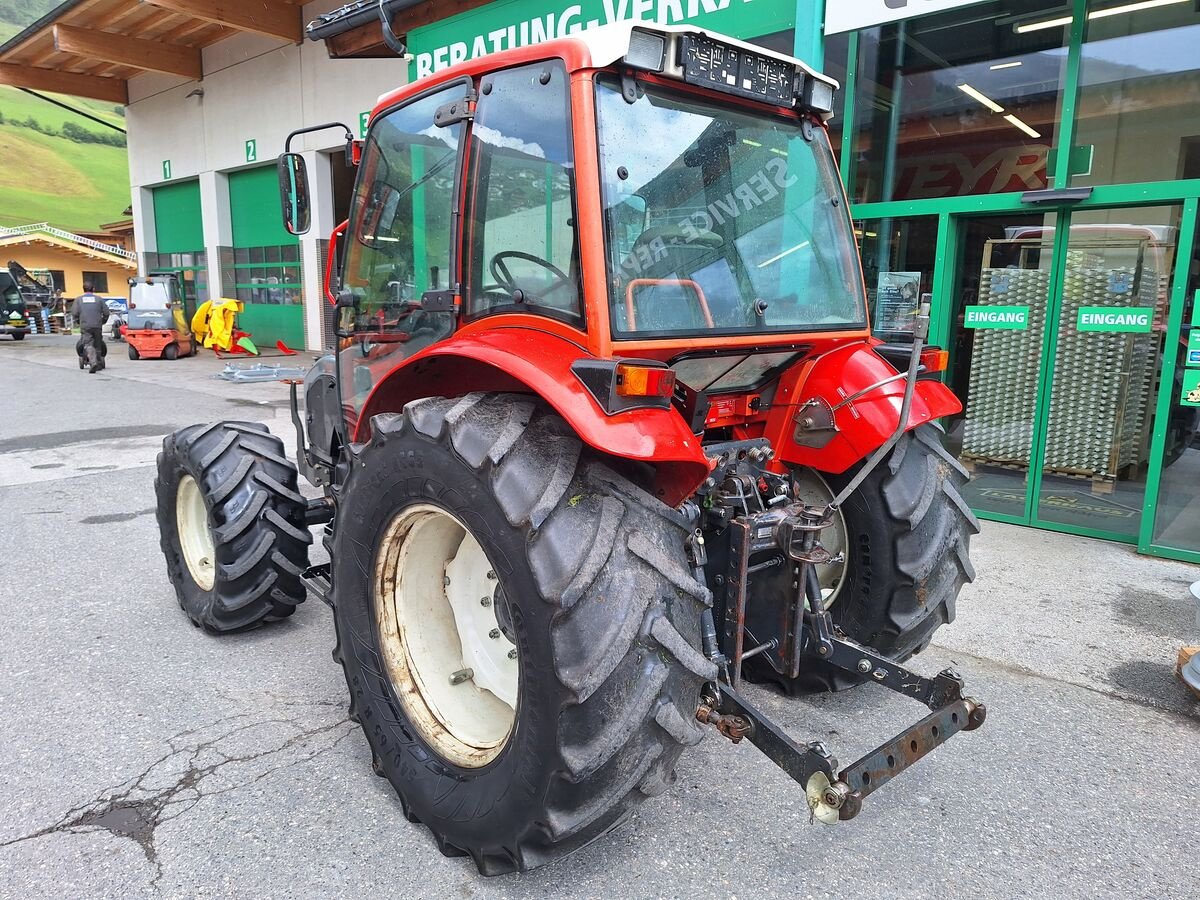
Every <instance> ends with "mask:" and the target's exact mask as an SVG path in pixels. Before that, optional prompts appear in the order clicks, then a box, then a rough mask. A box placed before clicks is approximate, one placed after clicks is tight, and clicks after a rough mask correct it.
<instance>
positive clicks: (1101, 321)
mask: <svg viewBox="0 0 1200 900" xmlns="http://www.w3.org/2000/svg"><path fill="white" fill-rule="evenodd" d="M1153 320H1154V310H1152V309H1138V308H1137V307H1134V306H1081V307H1079V313H1078V314H1077V315H1076V317H1075V328H1076V330H1078V331H1133V332H1142V333H1143V334H1144V333H1146V332H1149V331H1150V326H1151V324H1152V322H1153Z"/></svg>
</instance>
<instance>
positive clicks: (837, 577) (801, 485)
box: [793, 469, 849, 609]
mask: <svg viewBox="0 0 1200 900" xmlns="http://www.w3.org/2000/svg"><path fill="white" fill-rule="evenodd" d="M793 480H794V481H795V484H796V495H797V496H798V497H799V498H800V499H801V500H803V501H804V502H805V503H806V504H808V505H810V506H825V505H826V504H828V503H829V501H830V500H832V499H833V496H834V494H833V491H832V490H830V487H829V485H828V484H826V483H825V479H824V478H822V477H821V476H820V474H818V473H817V472H814V471H813V470H812V469H796V470H795V472H794V473H793ZM848 543H849V542H848V541H847V539H846V520H845V519H844V518H842V511H841V510H840V509H839V510H837V511H836V512H835V513H834V517H833V524H832V525H831V526H830V527H829V528H826V529H825V530H824V531H822V532H821V546H823V547H824V548H825V549H826V550H828V551H829V553H830V554H831V555H832V556H833V558H834V560H836V559H837V558H838V556H839V555H840V556H841V558H842V560H841V562H829V563H826V564H825V565H823V566H817V582H818V583H819V584H820V585H821V597H822V599H823V600H824V601H825V608H826V609H828V608H829V607H831V606H833V604H834V603H835V602H837V598H838V595H839V594H841V592H842V585H844V584H845V583H846V565H847V560H846V556H847V554H848V552H849V550H848V546H847V545H848Z"/></svg>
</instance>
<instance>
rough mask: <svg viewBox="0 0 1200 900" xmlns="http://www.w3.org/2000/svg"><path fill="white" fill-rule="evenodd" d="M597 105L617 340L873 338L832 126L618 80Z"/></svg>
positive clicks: (606, 83)
mask: <svg viewBox="0 0 1200 900" xmlns="http://www.w3.org/2000/svg"><path fill="white" fill-rule="evenodd" d="M596 103H597V115H598V119H599V132H600V134H599V137H600V154H601V159H600V163H601V180H602V184H603V192H604V218H605V231H606V239H607V244H608V266H609V273H610V277H609V291H610V298H609V299H610V308H611V311H612V326H613V331H614V334H615V335H616V336H618V337H632V336H636V337H651V336H655V335H662V336H674V335H680V334H688V335H716V334H743V333H745V334H752V333H763V332H794V331H813V330H832V329H842V328H848V327H849V328H861V327H865V325H866V313H865V303H864V297H863V286H862V274H861V269H860V267H859V264H858V255H857V249H856V247H855V244H854V239H853V233H852V231H851V227H850V220H849V218H848V215H847V212H846V209H845V205H844V203H843V202H842V190H841V186H840V184H839V183H838V176H837V170H836V168H835V167H834V163H833V154H832V151H831V150H830V148H829V142H828V139H827V137H826V135H825V131H824V129H822V128H813V129H812V130H811V133H812V139H811V140H808V139H806V138H805V137H804V135H803V133H802V130H801V125H800V123H798V122H793V121H790V120H785V119H782V118H774V117H768V116H766V115H750V114H746V113H741V112H735V111H734V110H732V109H730V108H728V107H718V106H715V105H710V104H707V103H701V102H698V101H696V100H692V99H687V98H684V97H683V96H682V95H677V94H672V93H669V92H667V91H664V90H662V89H660V88H657V87H655V86H646V91H645V94H644V95H642V96H640V97H639V98H638V100H637V101H636V102H634V103H628V102H626V100H625V98H624V96H623V95H622V93H621V86H620V84H619V82H618V81H616V80H615V79H609V78H603V79H601V80H600V81H599V82H598V86H597V98H596Z"/></svg>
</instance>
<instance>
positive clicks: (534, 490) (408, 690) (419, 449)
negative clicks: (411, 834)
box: [329, 394, 716, 875]
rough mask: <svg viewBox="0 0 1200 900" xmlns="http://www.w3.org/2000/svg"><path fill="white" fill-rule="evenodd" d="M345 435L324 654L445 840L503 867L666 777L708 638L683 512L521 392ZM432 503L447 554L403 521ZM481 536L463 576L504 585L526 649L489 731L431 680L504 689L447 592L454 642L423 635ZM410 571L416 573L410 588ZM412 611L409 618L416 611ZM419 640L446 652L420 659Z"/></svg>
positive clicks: (428, 409) (582, 836)
mask: <svg viewBox="0 0 1200 900" xmlns="http://www.w3.org/2000/svg"><path fill="white" fill-rule="evenodd" d="M351 454H352V459H351V461H350V473H349V475H348V477H347V480H346V482H345V483H344V485H343V486H341V487H340V488H336V489H335V499H336V501H337V509H338V512H337V520H336V521H337V527H336V529H335V531H334V534H333V536H332V538H330V539H329V543H330V557H331V559H332V576H333V578H332V583H333V605H334V611H335V612H334V619H335V622H336V624H337V646H336V647H335V649H334V658H335V659H337V660H338V661H339V662H340V663H341V665H342V667H343V669H344V671H345V675H346V682H347V684H348V686H349V688H350V695H351V700H350V717H351V718H352V719H353V720H354V721H357V722H359V723H360V724H361V726H362V729H363V732H364V733H365V735H366V738H367V742H368V743H369V744H370V747H371V751H372V756H373V765H374V768H375V771H376V773H377V774H379V775H381V776H383V777H386V778H387V779H388V781H389V782H391V784H392V786H393V787H394V788H395V790H396V793H397V794H398V795H399V798H400V803H401V806H402V807H403V810H404V813H405V815H406V816H407V817H408V819H409V820H410V821H413V822H421V823H424V824H425V825H426V826H427V827H428V828H429V830H430V831H431V832H432V833H433V836H434V838H435V839H436V842H437V845H438V848H439V849H440V850H441V852H442V853H443V854H445V855H446V856H470V857H471V858H472V860H473V861H474V863H475V865H476V866H477V867H478V869H479V871H480V872H481V873H482V874H484V875H498V874H502V873H506V872H513V871H523V870H527V869H531V868H534V867H536V866H540V865H543V864H545V863H548V862H551V861H553V860H556V859H559V858H561V857H563V856H565V855H567V854H568V853H570V852H572V851H574V850H577V849H579V848H580V847H583V846H584V845H586V844H588V843H590V842H591V841H593V840H595V839H597V838H599V837H600V836H602V835H604V834H605V833H607V832H608V831H610V830H612V829H613V828H615V827H617V826H618V825H619V824H620V823H621V822H622V821H624V820H625V819H626V818H627V817H628V816H629V815H630V814H631V812H632V810H633V808H634V807H635V806H636V805H637V804H638V803H639V802H641V801H642V800H643V799H645V798H646V797H647V796H653V795H656V794H658V793H660V792H662V791H663V790H665V789H666V788H667V787H668V786H669V785H670V784H671V783H672V782H673V781H674V778H675V773H674V765H675V762H676V760H677V759H678V757H679V755H680V753H681V752H682V751H683V749H684V747H685V746H688V745H691V744H695V743H697V742H698V741H700V739H701V738H702V737H703V733H704V732H703V730H702V728H701V726H700V725H699V724H698V723H697V722H696V710H697V706H698V702H699V697H700V690H701V687H702V685H703V684H704V683H705V682H706V681H710V680H713V679H715V677H716V668H715V666H714V665H713V664H712V663H711V662H710V661H709V660H708V659H707V658H706V657H704V656H703V655H702V654H701V653H700V652H699V651H698V649H696V648H698V647H700V646H701V637H700V634H701V625H700V623H701V615H702V612H703V610H704V609H705V608H707V607H708V606H709V605H710V604H711V602H712V595H711V593H710V592H709V590H708V589H707V588H706V587H705V586H704V585H703V584H701V583H700V582H699V581H697V580H696V579H695V578H694V576H693V574H692V570H691V568H690V567H689V565H688V562H687V559H686V555H685V552H684V542H685V539H686V538H687V536H688V534H689V527H688V523H687V521H686V520H685V519H684V518H683V517H682V516H680V515H679V514H678V513H676V512H675V511H674V510H672V509H670V508H669V507H667V506H664V505H663V504H662V503H661V502H660V501H658V500H657V499H655V498H654V497H652V496H651V495H650V494H648V493H646V492H645V491H643V490H642V489H640V488H639V487H637V486H636V485H635V484H634V483H633V482H631V481H630V480H628V479H627V478H625V477H623V476H622V475H620V474H618V473H617V471H615V470H614V468H613V467H611V466H610V465H609V464H608V463H606V462H605V461H604V460H603V459H602V458H601V457H599V456H598V455H596V454H594V453H593V452H592V451H590V450H587V449H586V448H584V447H583V446H582V444H581V443H580V441H579V439H578V437H576V435H575V434H574V433H573V432H572V431H571V430H570V428H569V426H567V424H566V423H565V422H564V421H563V420H562V419H560V418H559V417H558V416H557V415H554V414H553V413H552V412H549V411H547V410H545V409H544V408H542V407H541V406H540V405H539V404H538V403H537V402H536V400H535V398H530V397H528V396H520V395H496V394H471V395H468V396H466V397H462V398H458V399H443V398H431V399H426V400H418V401H415V402H413V403H410V404H408V405H407V406H406V407H405V409H404V412H403V413H400V414H386V415H379V416H375V417H374V418H373V419H372V420H371V438H370V441H369V442H368V443H367V444H365V445H354V448H353V449H352V450H351ZM421 516H425V517H428V518H432V519H438V520H440V521H442V522H444V523H445V524H447V525H449V527H451V528H457V529H458V532H457V533H460V534H461V535H462V538H461V540H462V544H461V545H458V544H455V543H454V542H453V541H451V542H450V543H449V547H450V548H451V550H450V552H451V554H456V555H454V559H453V561H451V562H450V563H447V562H446V558H445V557H444V556H441V555H438V554H433V555H431V554H429V553H425V552H418V550H417V549H414V547H417V548H419V547H424V546H425V545H422V544H420V543H419V541H418V540H417V538H415V537H413V535H415V534H417V532H418V528H420V527H423V526H421V525H419V524H414V525H411V526H409V525H406V523H408V522H409V521H414V520H415V521H419V520H420V517H421ZM414 517H416V518H415V519H414ZM451 523H456V524H451ZM398 529H399V530H398ZM397 535H399V536H397ZM472 539H473V540H472ZM469 541H470V542H471V544H472V545H473V547H474V548H475V549H474V550H473V551H472V552H473V553H474V554H475V555H474V556H472V557H471V558H473V559H475V560H476V561H477V563H476V564H475V565H474V566H473V567H472V568H470V569H468V570H466V571H468V572H474V573H475V577H476V578H478V579H480V582H481V586H482V587H483V588H484V589H485V596H484V597H483V598H482V599H481V600H479V599H476V595H475V594H469V596H467V606H468V607H470V608H473V609H474V610H475V612H476V613H478V607H477V606H476V605H475V604H476V603H479V604H481V605H482V606H483V607H485V608H491V607H492V606H493V603H494V604H495V614H496V622H498V623H499V627H498V628H496V629H494V630H493V632H492V633H491V634H488V635H487V637H490V638H493V639H494V646H497V647H501V648H504V649H503V650H502V651H501V653H500V658H501V660H503V658H504V652H505V651H507V653H508V657H507V658H508V659H510V660H516V663H515V664H514V665H513V666H512V669H511V671H512V679H513V680H512V682H511V686H512V692H511V694H510V696H511V697H513V698H514V700H513V702H512V703H509V704H508V705H507V706H506V707H505V714H506V715H507V717H508V718H507V719H505V720H504V721H503V722H502V725H501V730H499V731H497V732H494V733H496V734H498V735H499V736H498V737H496V738H495V739H494V740H493V741H492V742H491V743H490V744H486V745H485V744H480V743H479V742H478V741H476V742H475V743H474V744H472V743H471V742H470V741H469V740H467V739H466V738H465V737H463V736H462V734H460V732H459V730H458V729H459V727H460V726H461V731H462V733H463V734H465V733H466V732H467V731H468V730H469V729H470V728H473V727H475V724H476V723H477V722H478V719H472V718H465V717H463V716H460V717H459V718H457V719H456V718H454V716H453V715H451V714H450V712H448V711H447V710H448V707H447V706H438V705H437V704H436V703H432V702H431V700H430V698H435V694H436V690H435V688H437V687H439V686H444V685H446V684H447V676H448V675H449V680H448V683H449V685H460V686H456V687H452V688H449V690H451V691H458V690H464V691H479V692H480V694H483V693H487V696H486V697H483V698H482V699H483V700H488V701H489V702H491V701H496V702H499V701H500V700H502V699H503V698H502V697H501V692H499V691H490V690H488V691H486V692H485V690H484V689H483V688H481V687H480V686H479V685H477V684H474V683H469V682H472V680H473V678H476V677H478V675H474V676H473V675H471V674H469V672H471V671H473V670H468V669H467V668H466V662H465V661H466V659H467V653H466V652H465V650H464V649H463V648H465V647H467V646H468V638H470V637H471V635H470V634H466V633H464V631H463V625H462V624H461V619H460V616H462V617H465V616H467V615H468V613H464V612H460V610H461V609H462V607H461V606H460V607H458V608H456V609H454V619H453V624H452V626H451V628H456V629H457V633H455V632H454V631H453V630H452V631H450V632H449V633H450V634H451V638H450V640H449V641H445V640H443V641H440V642H432V643H431V644H421V643H419V642H420V641H421V640H422V638H421V637H419V636H416V633H417V632H419V631H420V630H421V627H422V626H420V623H421V622H424V621H428V620H429V618H430V615H429V614H428V613H426V612H425V610H426V609H427V608H428V609H433V608H434V606H435V605H436V604H445V605H446V606H449V607H453V600H452V599H451V598H452V596H454V591H455V590H458V588H457V587H456V588H451V578H450V576H451V574H453V575H454V584H455V585H459V584H461V583H464V582H462V581H460V577H461V574H460V573H461V572H462V571H463V570H461V569H456V568H452V566H455V565H457V563H458V561H459V560H460V557H461V555H462V553H463V549H462V548H465V547H468V542H469ZM456 546H457V547H458V549H457V551H456V550H454V548H455V547H456ZM485 566H486V568H487V570H488V571H487V573H486V574H487V575H488V577H489V579H490V580H488V581H482V578H481V575H480V571H479V570H480V569H482V568H484V567H485ZM422 567H423V568H424V569H426V570H428V571H427V572H422ZM405 579H414V582H413V583H414V584H420V585H423V586H424V587H423V588H421V589H420V590H416V589H413V590H412V592H411V593H410V592H409V588H407V587H404V585H407V584H409V582H407V581H405ZM493 591H494V592H495V597H496V598H497V599H495V600H493V599H492V596H493ZM427 604H428V606H427ZM438 608H442V607H440V606H439V607H438ZM408 610H419V612H418V613H415V615H417V616H419V618H414V619H410V620H405V619H404V617H405V616H406V615H414V613H412V612H408ZM443 615H445V614H444V613H443ZM389 617H390V619H389ZM393 620H394V621H393ZM395 621H401V622H403V621H409V622H411V623H412V624H409V625H408V626H405V625H403V624H402V625H400V626H399V627H397V626H396V625H395ZM406 627H407V629H408V630H406ZM485 627H486V625H485ZM501 629H503V632H504V633H503V635H501V634H500V630H501ZM481 631H482V630H481ZM502 640H503V641H508V642H509V643H502V642H501V641H502ZM408 642H412V643H413V645H414V646H417V647H418V650H417V651H412V650H410V649H409V647H410V644H409V643H408ZM475 645H476V646H479V645H483V646H485V647H487V646H492V645H488V644H487V642H486V641H476V644H475ZM422 646H425V647H427V646H435V647H436V648H437V650H438V652H439V653H441V654H442V655H443V656H445V648H447V647H450V648H451V649H452V651H453V652H452V653H451V654H450V657H449V659H448V660H446V661H445V662H444V664H443V665H442V666H441V667H440V668H434V669H430V668H428V667H426V665H425V663H424V662H422V658H421V657H420V656H419V652H420V648H421V647H422ZM509 647H511V648H512V649H507V648H509ZM459 654H461V658H460V657H459ZM397 659H403V660H405V662H404V663H403V665H401V666H400V667H399V668H397V662H396V660H397ZM459 666H462V668H457V667H459ZM452 670H453V671H452ZM431 671H432V672H433V674H432V675H430V672H431ZM397 673H399V674H397ZM414 673H415V674H414ZM441 689H442V690H443V691H445V690H447V688H445V687H442V688H441ZM454 696H457V695H454ZM489 698H490V699H489ZM459 702H461V701H459V700H457V699H452V700H450V701H448V703H449V704H450V705H451V706H452V705H453V704H455V703H459ZM471 702H477V701H471ZM493 707H494V703H493ZM447 723H448V724H447ZM505 728H507V731H504V730H503V729H505ZM447 734H449V735H450V737H451V738H452V739H454V740H459V738H460V737H462V740H460V741H459V743H458V744H454V743H453V742H448V741H447V738H446V735H447ZM481 746H483V747H486V748H488V749H486V750H476V749H474V748H478V747H481ZM472 753H475V754H476V755H475V756H471V755H470V754H472Z"/></svg>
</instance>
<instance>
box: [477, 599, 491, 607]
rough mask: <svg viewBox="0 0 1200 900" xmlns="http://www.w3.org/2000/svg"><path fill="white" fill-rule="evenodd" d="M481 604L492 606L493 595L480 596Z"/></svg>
mask: <svg viewBox="0 0 1200 900" xmlns="http://www.w3.org/2000/svg"><path fill="white" fill-rule="evenodd" d="M479 605H480V606H491V605H492V598H491V597H480V598H479Z"/></svg>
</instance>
